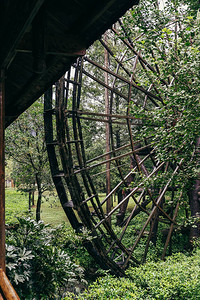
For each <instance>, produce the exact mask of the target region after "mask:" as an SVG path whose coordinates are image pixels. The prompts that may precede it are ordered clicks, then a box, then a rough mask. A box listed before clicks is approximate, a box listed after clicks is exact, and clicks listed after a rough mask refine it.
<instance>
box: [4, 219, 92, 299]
mask: <svg viewBox="0 0 200 300" xmlns="http://www.w3.org/2000/svg"><path fill="white" fill-rule="evenodd" d="M18 221H19V224H18V225H17V227H14V228H13V229H12V230H9V231H8V234H7V273H8V276H9V278H10V280H11V282H12V283H13V285H14V287H15V289H16V290H17V292H18V294H19V295H20V297H21V299H33V298H34V299H57V298H58V299H60V297H61V296H62V295H63V294H64V293H65V291H73V292H75V293H76V289H80V288H81V287H83V286H85V285H86V281H85V280H84V270H83V268H81V267H80V266H78V265H77V264H75V263H74V262H73V261H72V260H71V258H70V256H69V254H68V253H67V252H66V251H65V250H64V249H62V248H61V247H59V241H57V246H56V243H55V237H56V236H58V232H59V228H57V229H52V228H50V226H49V225H45V224H44V223H43V222H41V221H40V222H38V223H37V222H35V221H34V220H31V219H30V218H19V219H18ZM60 230H61V229H60ZM55 233H56V234H55ZM54 234H55V235H54Z"/></svg>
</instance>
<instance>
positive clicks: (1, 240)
mask: <svg viewBox="0 0 200 300" xmlns="http://www.w3.org/2000/svg"><path fill="white" fill-rule="evenodd" d="M4 102H5V97H4V71H3V70H1V71H0V267H1V268H2V269H3V270H4V271H5V268H6V267H5V139H4V127H5V126H4V124H5V109H4V107H5V106H4V105H5V103H4Z"/></svg>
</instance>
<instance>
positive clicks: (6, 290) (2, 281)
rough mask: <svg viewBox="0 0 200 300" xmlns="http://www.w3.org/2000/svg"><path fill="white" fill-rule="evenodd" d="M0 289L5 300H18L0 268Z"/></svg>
mask: <svg viewBox="0 0 200 300" xmlns="http://www.w3.org/2000/svg"><path fill="white" fill-rule="evenodd" d="M0 287H1V290H2V292H3V294H4V296H5V298H6V299H7V300H20V299H19V296H18V295H17V293H16V292H15V290H14V288H13V286H12V284H11V283H10V281H9V279H8V277H7V276H6V274H5V272H4V271H3V270H2V269H1V268H0Z"/></svg>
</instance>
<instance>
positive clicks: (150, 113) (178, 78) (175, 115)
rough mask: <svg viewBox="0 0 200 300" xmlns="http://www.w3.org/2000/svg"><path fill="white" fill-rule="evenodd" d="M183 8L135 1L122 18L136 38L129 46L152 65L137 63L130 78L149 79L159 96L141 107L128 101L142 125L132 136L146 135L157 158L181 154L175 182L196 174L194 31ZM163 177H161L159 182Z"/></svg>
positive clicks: (175, 159) (198, 81)
mask: <svg viewBox="0 0 200 300" xmlns="http://www.w3.org/2000/svg"><path fill="white" fill-rule="evenodd" d="M189 8H191V6H188V5H183V3H182V2H181V1H166V3H165V5H164V8H162V9H160V8H159V7H158V6H157V1H153V5H152V1H140V5H139V6H138V7H136V8H134V9H133V10H132V12H131V13H129V14H128V15H127V17H126V16H125V17H124V19H123V20H124V23H125V27H126V29H127V31H128V32H129V35H130V36H131V37H132V38H134V36H135V35H136V36H137V37H138V38H137V40H136V41H135V42H134V46H135V48H136V49H137V50H138V51H141V56H142V57H143V58H145V59H146V60H147V61H148V63H149V64H150V65H151V66H152V68H153V69H154V71H152V69H148V68H144V69H143V68H138V69H137V72H136V80H137V82H138V84H139V85H141V86H143V87H145V88H146V89H148V88H149V86H151V84H153V89H154V90H153V92H154V93H155V94H156V95H157V97H158V98H159V99H157V100H156V101H155V102H154V104H155V105H153V104H151V102H149V104H148V105H147V106H146V110H145V109H144V107H143V106H142V105H140V103H137V105H135V103H133V102H132V108H131V110H132V113H133V114H134V115H135V117H137V118H139V119H140V120H141V124H142V126H138V127H136V128H135V132H134V135H135V138H138V139H140V138H141V136H142V137H146V138H147V137H150V136H151V137H152V144H153V145H156V147H157V149H156V159H157V161H170V163H172V164H174V163H176V164H177V163H180V161H181V159H183V162H184V165H183V167H182V171H181V172H180V173H179V174H178V176H177V178H176V183H177V185H178V184H180V182H184V183H186V182H187V181H188V179H189V178H192V177H196V175H197V173H198V170H197V166H196V161H197V159H198V158H196V157H193V160H192V159H191V157H192V156H193V155H194V153H195V149H196V141H197V138H198V137H199V132H200V125H199V124H200V122H199V121H200V113H199V112H200V110H199V100H200V99H199V85H200V77H199V60H200V51H199V46H200V39H199V34H200V32H199V25H198V22H197V20H196V18H195V13H196V12H194V10H193V9H192V8H191V9H189ZM138 104H139V105H138ZM166 175H168V174H166ZM168 177H169V176H168ZM154 180H155V181H156V180H157V178H154ZM167 180H168V178H167V176H164V178H162V180H161V182H163V181H165V182H166V181H167Z"/></svg>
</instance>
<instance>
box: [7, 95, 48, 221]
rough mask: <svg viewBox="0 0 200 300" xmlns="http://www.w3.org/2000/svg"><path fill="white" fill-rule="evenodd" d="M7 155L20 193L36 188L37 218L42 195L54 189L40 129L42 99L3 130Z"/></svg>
mask: <svg viewBox="0 0 200 300" xmlns="http://www.w3.org/2000/svg"><path fill="white" fill-rule="evenodd" d="M6 154H7V155H8V157H11V158H12V159H13V161H14V168H13V178H14V179H15V182H16V186H17V188H18V189H19V190H21V191H22V192H31V191H34V190H35V186H36V189H37V194H38V198H37V207H36V220H37V221H39V220H40V211H41V203H42V196H43V194H44V192H45V191H52V190H53V188H54V187H53V183H52V179H51V175H50V170H49V163H48V157H47V152H46V145H45V140H44V128H43V99H39V100H38V101H37V102H35V103H34V104H33V105H32V106H31V107H30V108H29V109H28V110H27V111H25V112H24V113H23V114H22V115H21V116H20V117H19V118H18V119H17V120H16V121H15V122H14V123H12V124H11V125H10V126H9V127H8V128H7V130H6Z"/></svg>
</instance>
